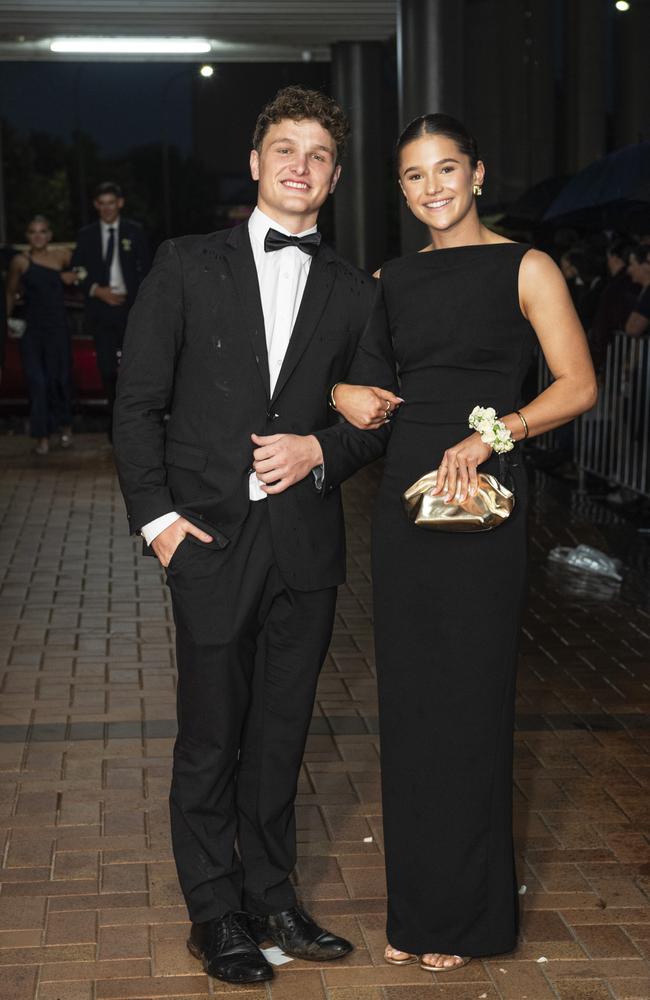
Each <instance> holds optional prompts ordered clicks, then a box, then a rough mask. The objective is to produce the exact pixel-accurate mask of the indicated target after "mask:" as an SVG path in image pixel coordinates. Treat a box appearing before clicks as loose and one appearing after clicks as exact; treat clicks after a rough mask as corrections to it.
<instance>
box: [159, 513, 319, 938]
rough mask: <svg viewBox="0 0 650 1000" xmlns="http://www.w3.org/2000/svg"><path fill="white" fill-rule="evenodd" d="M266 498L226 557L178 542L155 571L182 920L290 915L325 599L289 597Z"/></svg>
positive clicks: (191, 540)
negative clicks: (167, 629)
mask: <svg viewBox="0 0 650 1000" xmlns="http://www.w3.org/2000/svg"><path fill="white" fill-rule="evenodd" d="M269 502H270V501H269V500H264V501H260V502H257V503H251V505H250V510H249V514H248V517H247V519H246V521H245V522H244V524H243V526H242V528H241V530H240V532H239V534H238V535H237V537H236V538H233V539H232V540H231V542H230V544H229V545H228V546H227V547H226V548H222V549H219V548H217V547H216V546H214V545H211V544H203V543H201V542H198V540H197V539H195V538H193V537H192V536H187V538H186V539H185V540H184V541H183V542H181V544H180V546H179V547H178V549H177V550H176V552H175V553H174V556H173V558H172V560H171V563H170V564H169V566H168V568H167V581H168V584H169V587H170V590H171V595H172V602H173V608H174V618H175V622H176V643H177V660H178V736H177V739H176V745H175V748H174V766H173V776H172V787H171V794H170V811H171V829H172V842H173V849H174V858H175V861H176V866H177V870H178V876H179V880H180V884H181V888H182V890H183V894H184V896H185V900H186V902H187V906H188V910H189V914H190V918H191V919H192V920H193V921H204V920H209V919H211V918H213V917H217V916H221V915H223V914H224V913H227V912H228V911H230V910H240V909H247V910H249V911H251V912H256V913H260V914H265V913H276V912H279V911H281V910H284V909H287V908H289V907H291V906H293V905H294V904H295V893H294V890H293V887H292V885H291V883H290V881H289V876H290V874H291V872H292V870H293V868H294V866H295V862H296V831H295V814H294V799H295V795H296V788H297V783H298V774H299V771H300V765H301V762H302V757H303V753H304V748H305V742H306V738H307V731H308V728H309V722H310V719H311V713H312V708H313V703H314V697H315V693H316V684H317V680H318V675H319V672H320V668H321V665H322V663H323V660H324V659H325V655H326V653H327V648H328V645H329V640H330V636H331V630H332V624H333V620H334V608H335V602H336V588H335V587H330V588H327V589H325V590H317V591H310V592H302V591H296V590H292V589H291V588H289V587H288V586H287V585H286V583H285V582H284V580H283V579H282V576H281V574H280V572H279V570H278V568H277V565H276V560H275V556H274V552H273V539H272V532H271V526H270V523H269V513H268V507H269Z"/></svg>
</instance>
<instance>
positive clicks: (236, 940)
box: [210, 911, 257, 954]
mask: <svg viewBox="0 0 650 1000" xmlns="http://www.w3.org/2000/svg"><path fill="white" fill-rule="evenodd" d="M210 931H211V940H210V946H211V949H215V950H216V951H218V952H219V953H220V954H225V953H226V952H228V953H232V952H238V951H250V950H251V948H253V949H255V951H257V945H256V944H255V942H254V941H253V939H252V937H251V936H250V934H249V933H248V930H247V928H246V922H245V916H244V914H242V913H237V912H235V911H233V912H232V913H227V914H226V915H225V917H222V919H221V920H213V921H212V922H211V924H210Z"/></svg>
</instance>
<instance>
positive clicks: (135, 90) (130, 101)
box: [0, 62, 218, 154]
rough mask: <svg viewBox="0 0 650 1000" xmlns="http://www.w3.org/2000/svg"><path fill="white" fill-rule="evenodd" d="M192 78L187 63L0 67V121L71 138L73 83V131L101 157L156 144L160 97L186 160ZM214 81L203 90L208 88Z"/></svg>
mask: <svg viewBox="0 0 650 1000" xmlns="http://www.w3.org/2000/svg"><path fill="white" fill-rule="evenodd" d="M197 72H198V65H197V66H195V65H193V64H191V63H83V64H82V63H67V62H13V63H12V62H5V63H3V64H2V66H0V116H2V117H4V118H6V120H7V121H8V122H9V123H10V125H12V126H13V127H14V128H17V129H19V130H20V131H23V132H29V131H40V132H49V133H51V134H54V135H60V136H62V137H63V138H70V136H71V133H72V131H73V129H74V128H75V117H76V114H75V86H76V83H78V115H79V127H80V128H81V130H82V131H83V132H87V133H89V134H90V135H92V136H93V138H94V139H95V140H96V141H97V143H98V144H99V146H100V148H101V151H102V152H103V153H108V154H111V153H119V152H123V151H124V150H125V149H128V148H130V147H131V146H136V145H144V144H146V143H149V142H159V141H160V139H161V136H162V131H163V94H164V92H165V90H166V94H167V98H166V103H167V107H168V116H169V134H170V139H171V141H172V142H173V143H174V144H175V145H177V146H179V148H180V149H181V150H182V151H183V152H184V153H189V152H190V150H191V144H192V120H191V118H192V116H191V82H192V75H193V74H196V73H197ZM217 73H218V69H217ZM179 74H180V75H179ZM213 81H214V82H216V75H215V77H214V78H213ZM213 81H201V85H202V86H203V85H204V86H208V87H209V86H210V85H211V83H212V82H213Z"/></svg>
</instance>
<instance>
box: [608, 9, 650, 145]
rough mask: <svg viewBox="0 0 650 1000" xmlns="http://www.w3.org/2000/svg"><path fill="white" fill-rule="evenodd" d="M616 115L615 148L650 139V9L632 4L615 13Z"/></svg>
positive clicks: (614, 117) (613, 127) (613, 129)
mask: <svg viewBox="0 0 650 1000" xmlns="http://www.w3.org/2000/svg"><path fill="white" fill-rule="evenodd" d="M611 16H612V18H613V21H614V24H613V28H614V102H613V104H614V114H613V121H612V131H613V139H614V144H615V145H616V147H619V146H627V145H629V144H630V143H633V142H639V140H640V139H644V140H646V141H647V140H649V139H650V100H649V99H648V88H649V87H650V79H649V74H648V52H649V51H650V45H649V44H648V42H649V39H650V6H649V5H648V4H644V3H633V4H632V6H631V7H630V10H629V11H627V12H626V13H618V12H617V11H613V12H612V14H611Z"/></svg>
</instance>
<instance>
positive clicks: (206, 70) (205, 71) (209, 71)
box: [199, 63, 214, 80]
mask: <svg viewBox="0 0 650 1000" xmlns="http://www.w3.org/2000/svg"><path fill="white" fill-rule="evenodd" d="M199 73H200V74H201V76H202V77H204V78H205V79H206V80H209V79H210V77H211V76H214V66H210V64H209V63H204V65H203V66H201V69H200V70H199Z"/></svg>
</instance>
